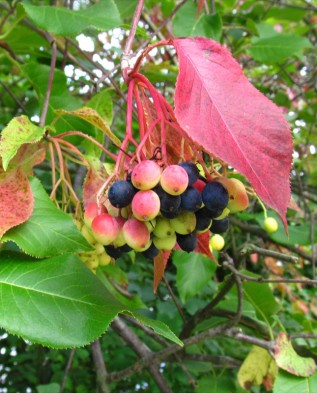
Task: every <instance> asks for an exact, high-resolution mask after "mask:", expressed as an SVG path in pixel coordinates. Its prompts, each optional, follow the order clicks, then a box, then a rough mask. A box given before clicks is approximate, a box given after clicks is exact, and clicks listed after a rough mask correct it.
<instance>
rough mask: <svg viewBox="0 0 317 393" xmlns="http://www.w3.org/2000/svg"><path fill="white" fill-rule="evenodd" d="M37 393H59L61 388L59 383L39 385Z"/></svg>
mask: <svg viewBox="0 0 317 393" xmlns="http://www.w3.org/2000/svg"><path fill="white" fill-rule="evenodd" d="M36 390H37V393H59V392H60V390H61V387H60V386H59V384H58V383H55V382H53V383H49V384H47V385H38V386H37V387H36Z"/></svg>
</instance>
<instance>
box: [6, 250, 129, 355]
mask: <svg viewBox="0 0 317 393" xmlns="http://www.w3.org/2000/svg"><path fill="white" fill-rule="evenodd" d="M0 288H1V290H0V307H1V316H0V325H1V326H2V327H3V328H4V329H6V330H7V331H8V332H10V333H13V334H16V335H18V336H21V337H23V338H24V339H27V340H30V341H31V342H34V343H40V344H42V345H45V346H52V347H56V348H66V347H76V346H82V345H86V344H88V343H90V342H91V341H93V340H95V339H97V338H98V337H99V336H100V335H101V334H102V333H103V332H104V331H105V330H106V329H107V328H108V326H109V324H110V322H111V321H112V320H113V319H114V318H115V317H116V315H117V314H118V313H119V312H120V311H122V310H123V309H124V307H123V306H122V305H121V304H120V303H119V302H118V301H117V300H116V299H115V298H113V296H112V295H110V293H109V292H108V291H107V290H106V288H105V287H104V286H103V285H102V284H101V283H100V281H99V280H98V278H97V277H96V276H95V275H94V274H93V273H91V272H90V270H88V269H87V268H86V267H85V266H84V265H83V263H82V262H81V261H80V260H79V259H78V258H77V257H76V256H74V255H63V256H58V257H54V258H51V259H45V260H41V261H38V260H36V261H35V260H33V259H31V258H28V257H27V256H23V255H22V254H15V253H2V254H1V258H0Z"/></svg>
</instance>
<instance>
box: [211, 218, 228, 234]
mask: <svg viewBox="0 0 317 393" xmlns="http://www.w3.org/2000/svg"><path fill="white" fill-rule="evenodd" d="M228 227H229V219H228V218H227V217H226V218H223V219H222V220H212V224H211V227H210V232H212V233H224V232H226V231H227V229H228Z"/></svg>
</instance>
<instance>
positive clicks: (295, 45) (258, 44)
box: [248, 34, 311, 64]
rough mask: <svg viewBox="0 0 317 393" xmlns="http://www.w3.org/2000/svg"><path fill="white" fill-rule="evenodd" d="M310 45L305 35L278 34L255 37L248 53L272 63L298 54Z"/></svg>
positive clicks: (262, 60)
mask: <svg viewBox="0 0 317 393" xmlns="http://www.w3.org/2000/svg"><path fill="white" fill-rule="evenodd" d="M310 47H311V44H310V42H309V40H308V39H307V38H305V37H301V36H298V35H295V34H293V35H287V34H279V35H276V36H272V37H268V38H255V39H254V40H253V43H252V45H251V46H250V47H249V49H248V53H249V54H250V55H251V56H252V57H253V58H254V59H255V60H257V61H259V62H261V63H266V64H274V63H279V62H283V61H284V60H286V59H287V58H289V57H291V56H294V55H298V54H300V52H301V51H302V50H303V49H305V48H310Z"/></svg>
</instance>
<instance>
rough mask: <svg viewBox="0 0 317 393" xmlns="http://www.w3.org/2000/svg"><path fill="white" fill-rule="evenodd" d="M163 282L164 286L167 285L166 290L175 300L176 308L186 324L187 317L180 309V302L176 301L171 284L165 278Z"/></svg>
mask: <svg viewBox="0 0 317 393" xmlns="http://www.w3.org/2000/svg"><path fill="white" fill-rule="evenodd" d="M163 281H164V284H165V285H166V288H167V290H168V292H169V294H170V295H171V298H172V299H173V302H174V304H175V306H176V308H177V310H178V313H179V315H180V316H181V318H182V320H183V321H184V322H186V318H185V315H184V313H183V310H182V309H181V307H180V305H179V303H178V301H177V299H176V297H175V295H174V292H173V290H172V288H171V286H170V284H169V282H168V281H167V280H166V278H165V276H163Z"/></svg>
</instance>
